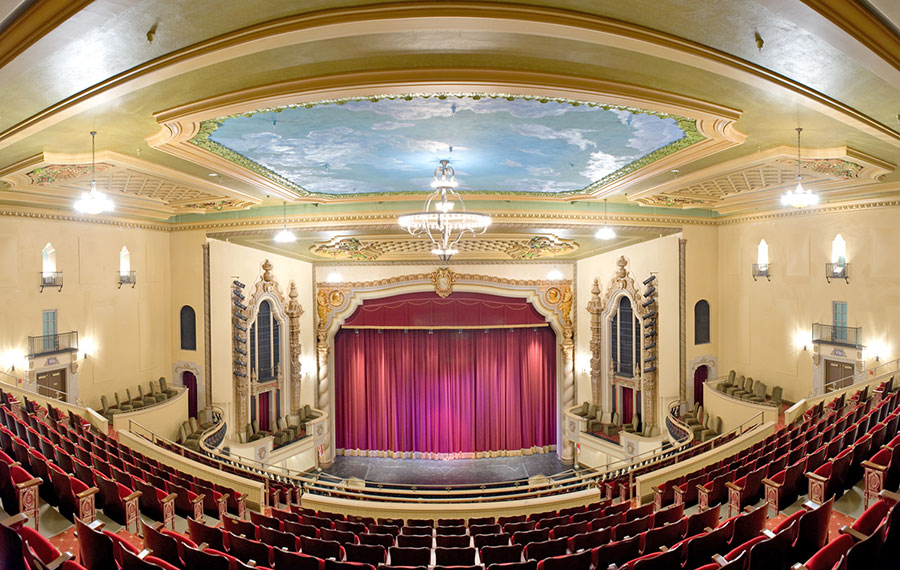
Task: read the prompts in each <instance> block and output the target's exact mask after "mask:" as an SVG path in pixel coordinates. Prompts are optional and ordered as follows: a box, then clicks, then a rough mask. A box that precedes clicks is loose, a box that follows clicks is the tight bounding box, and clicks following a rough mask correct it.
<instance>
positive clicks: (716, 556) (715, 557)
mask: <svg viewBox="0 0 900 570" xmlns="http://www.w3.org/2000/svg"><path fill="white" fill-rule="evenodd" d="M712 559H713V562H715V563H716V564H718V565H719V566H725V565H726V564H728V561H727V560H725V557H724V556H722V555H721V554H713V555H712Z"/></svg>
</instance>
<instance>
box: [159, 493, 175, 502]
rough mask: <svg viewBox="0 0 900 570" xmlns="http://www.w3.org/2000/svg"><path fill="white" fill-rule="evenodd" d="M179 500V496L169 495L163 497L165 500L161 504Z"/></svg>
mask: <svg viewBox="0 0 900 570" xmlns="http://www.w3.org/2000/svg"><path fill="white" fill-rule="evenodd" d="M177 498H178V495H176V494H175V493H169V494H168V495H166V496H165V497H163V499H162V500H161V501H160V503H171V502H172V501H174V500H175V499H177Z"/></svg>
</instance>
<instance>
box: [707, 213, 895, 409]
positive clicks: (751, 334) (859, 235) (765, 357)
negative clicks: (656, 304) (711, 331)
mask: <svg viewBox="0 0 900 570" xmlns="http://www.w3.org/2000/svg"><path fill="white" fill-rule="evenodd" d="M898 221H900V210H898V208H880V209H873V210H854V211H847V212H839V213H829V214H818V215H797V216H786V217H783V218H778V219H775V220H766V221H763V222H755V223H739V224H733V225H724V226H720V227H719V229H718V234H719V236H718V241H719V252H718V259H719V298H720V300H721V311H720V313H719V330H718V346H719V370H720V372H721V373H727V371H728V370H729V369H732V368H733V369H735V370H737V371H738V372H739V373H741V374H745V375H748V376H752V377H753V378H754V379H756V380H761V381H763V382H766V383H767V384H768V385H769V389H770V390H771V388H772V386H774V385H776V384H777V385H781V386H782V387H784V397H785V398H786V399H788V400H792V401H796V400H798V399H800V398H802V397H804V396H806V395H807V394H808V393H809V391H810V389H811V388H812V380H813V365H812V346H811V345H808V350H806V351H804V350H803V343H804V341H803V339H808V338H809V336H810V331H811V325H812V323H813V322H819V323H826V324H832V313H831V311H832V306H831V303H832V301H846V302H847V307H848V308H847V318H848V325H849V326H862V334H863V343H864V344H866V345H868V346H869V350H868V351H866V353H865V354H864V356H867V357H868V360H867V366H871V365H872V364H874V361H873V360H874V354H873V353H874V352H875V350H873V349H877V347H879V346H880V347H881V348H880V349H877V351H878V352H880V354H879V356H880V357H881V359H882V362H883V361H885V360H887V359H894V358H897V357H898V356H900V341H898V340H897V339H900V288H898V286H897V280H898V277H900V264H898V263H897V262H896V250H897V247H898V244H900V225H898V223H897V222H898ZM839 232H840V233H841V235H842V236H843V237H844V239H845V240H846V241H847V261H848V262H849V263H850V283H849V284H845V283H844V281H842V280H838V281H832V282H831V283H830V284H829V283H827V282H826V281H825V263H826V262H830V261H831V242H832V240H833V239H834V237H835V235H836V234H837V233H839ZM763 238H765V240H766V242H767V243H768V244H769V264H770V270H771V273H772V281H771V282H767V281H766V280H765V279H762V280H759V281H756V282H754V281H753V278H752V277H751V274H750V271H751V265H752V264H753V263H755V262H756V247H757V244H758V243H759V240H760V239H763Z"/></svg>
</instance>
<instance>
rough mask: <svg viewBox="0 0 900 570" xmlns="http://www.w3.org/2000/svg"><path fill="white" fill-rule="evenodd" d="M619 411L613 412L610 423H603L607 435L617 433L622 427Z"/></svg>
mask: <svg viewBox="0 0 900 570" xmlns="http://www.w3.org/2000/svg"><path fill="white" fill-rule="evenodd" d="M619 422H620V420H619V412H613V414H612V418H611V420H610V422H609V423H608V424H603V433H604V434H606V435H616V434H617V433H619V430H620V429H622V425H621V424H620V423H619Z"/></svg>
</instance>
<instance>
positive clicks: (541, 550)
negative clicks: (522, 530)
mask: <svg viewBox="0 0 900 570" xmlns="http://www.w3.org/2000/svg"><path fill="white" fill-rule="evenodd" d="M568 547H569V541H568V540H567V539H566V538H557V539H555V540H542V541H540V542H530V543H528V544H526V545H525V550H524V551H523V556H524V557H525V560H543V559H545V558H550V557H551V556H561V555H563V554H565V553H566V552H567V550H568Z"/></svg>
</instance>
